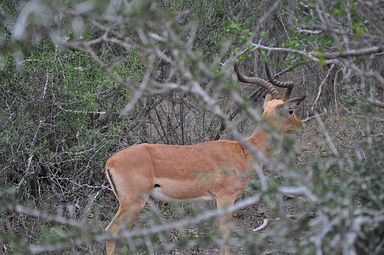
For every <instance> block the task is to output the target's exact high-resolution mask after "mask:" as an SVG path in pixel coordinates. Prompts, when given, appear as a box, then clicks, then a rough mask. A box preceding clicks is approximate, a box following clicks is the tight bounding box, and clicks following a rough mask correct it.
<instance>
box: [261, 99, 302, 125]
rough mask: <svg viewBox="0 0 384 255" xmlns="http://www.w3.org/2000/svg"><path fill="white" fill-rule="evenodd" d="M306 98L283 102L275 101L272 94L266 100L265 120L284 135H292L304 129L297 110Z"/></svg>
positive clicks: (280, 100)
mask: <svg viewBox="0 0 384 255" xmlns="http://www.w3.org/2000/svg"><path fill="white" fill-rule="evenodd" d="M304 98H305V96H302V97H294V98H291V99H288V100H287V101H283V100H282V99H273V98H272V96H271V95H270V94H267V96H266V97H265V100H264V112H263V119H265V120H267V121H268V122H269V123H271V125H272V126H274V127H276V128H278V129H279V130H281V131H282V132H284V133H291V132H294V131H295V130H297V129H298V128H302V127H303V123H302V122H301V119H300V118H299V117H297V115H296V109H297V106H298V105H299V104H300V103H301V102H302V101H303V100H304Z"/></svg>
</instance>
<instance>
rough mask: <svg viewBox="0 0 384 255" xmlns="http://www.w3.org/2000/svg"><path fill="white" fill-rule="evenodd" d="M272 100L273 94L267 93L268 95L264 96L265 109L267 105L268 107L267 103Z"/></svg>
mask: <svg viewBox="0 0 384 255" xmlns="http://www.w3.org/2000/svg"><path fill="white" fill-rule="evenodd" d="M271 100H272V96H271V94H267V95H266V96H265V98H264V105H263V107H264V109H265V107H266V104H267V103H268V102H269V101H271Z"/></svg>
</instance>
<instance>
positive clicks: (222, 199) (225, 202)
mask: <svg viewBox="0 0 384 255" xmlns="http://www.w3.org/2000/svg"><path fill="white" fill-rule="evenodd" d="M235 199H236V197H233V196H218V195H217V196H216V205H217V209H223V208H225V207H228V206H231V205H233V203H234V202H235ZM231 220H232V214H231V213H226V214H224V215H223V216H221V217H219V219H218V224H219V229H220V231H221V233H222V235H223V241H224V244H223V245H222V246H221V248H220V255H229V254H230V252H229V246H228V245H226V242H227V241H228V239H229V237H230V236H231V229H230V227H229V225H228V223H230V222H231Z"/></svg>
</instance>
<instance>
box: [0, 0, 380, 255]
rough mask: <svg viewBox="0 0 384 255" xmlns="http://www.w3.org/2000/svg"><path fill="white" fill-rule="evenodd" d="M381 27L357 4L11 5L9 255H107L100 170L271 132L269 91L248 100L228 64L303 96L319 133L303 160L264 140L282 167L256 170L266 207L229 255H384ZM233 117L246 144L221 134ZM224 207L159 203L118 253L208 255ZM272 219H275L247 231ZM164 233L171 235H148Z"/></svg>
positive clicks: (2, 107)
mask: <svg viewBox="0 0 384 255" xmlns="http://www.w3.org/2000/svg"><path fill="white" fill-rule="evenodd" d="M383 14H384V6H383V3H382V2H381V1H352V0H350V1H320V0H318V1H316V0H292V1H291V0H290V1H269V0H266V1H231V0H220V1H201V0H199V1H190V0H182V1H172V0H166V1H3V2H2V3H1V8H0V17H1V18H2V21H1V23H0V31H1V36H0V50H1V51H0V89H1V91H2V93H1V94H0V162H1V163H0V171H1V174H2V178H1V180H0V185H1V189H0V211H1V212H2V214H1V217H0V225H1V226H2V228H1V230H0V233H1V234H0V244H1V247H2V248H1V249H3V250H2V253H5V254H21V253H22V254H28V253H31V254H32V253H48V252H51V253H52V254H63V253H67V254H76V253H78V254H88V253H89V254H99V253H100V251H101V250H102V249H103V243H104V241H105V240H106V238H107V237H106V236H105V234H104V233H103V232H102V229H103V228H104V227H105V226H106V225H107V222H109V220H110V219H111V218H112V217H113V213H114V212H115V211H116V202H115V199H114V198H113V194H112V192H110V191H109V190H108V189H109V186H108V184H107V182H106V180H105V178H104V175H103V167H104V162H105V161H106V159H107V158H108V157H109V156H110V155H111V154H112V153H113V152H115V151H117V150H119V149H121V148H124V147H126V146H129V145H131V144H134V143H142V142H150V143H168V144H194V143H198V142H204V141H209V140H213V139H214V138H215V137H217V136H218V135H221V136H222V137H224V138H227V137H229V138H233V139H240V138H242V137H239V136H238V133H237V131H240V132H241V133H242V134H250V133H251V132H253V131H254V130H255V126H257V127H260V126H262V127H265V126H266V124H265V123H261V122H260V107H261V101H262V100H261V96H262V95H264V94H265V92H262V91H258V92H256V91H255V89H254V87H252V86H243V85H240V84H239V83H238V82H237V80H236V79H235V76H234V74H233V73H234V72H233V71H232V70H233V69H232V65H233V63H234V62H236V61H237V62H240V63H241V65H242V69H244V70H245V72H246V73H248V74H249V73H252V75H258V76H261V77H265V76H264V71H263V68H261V67H262V66H263V62H265V61H268V63H269V65H270V67H271V69H272V70H274V71H275V75H280V76H281V77H279V78H281V79H282V80H293V81H294V82H295V91H294V93H297V94H304V92H305V94H306V95H307V99H306V104H305V105H304V106H303V107H302V108H301V115H302V117H303V118H307V119H308V121H307V122H308V123H307V127H306V128H305V130H304V131H302V133H301V134H300V135H299V137H298V138H297V139H296V144H295V142H294V139H292V138H291V137H285V136H281V135H280V134H278V133H274V131H273V130H271V131H270V132H272V133H273V142H274V144H276V148H280V149H281V150H278V153H277V151H276V153H274V155H273V158H272V159H273V162H278V163H280V164H279V167H277V168H276V169H268V171H266V172H265V173H264V175H262V176H260V175H259V174H258V172H257V171H255V176H257V177H258V178H255V180H254V181H253V182H252V184H251V185H250V187H249V189H248V190H247V192H246V194H244V197H243V198H242V200H240V201H238V205H241V203H242V202H244V201H246V199H247V198H249V197H252V196H254V195H255V194H261V195H262V197H263V203H262V204H259V205H251V206H249V207H247V208H241V209H238V210H236V212H235V219H234V227H233V232H234V233H233V235H232V238H231V239H230V240H229V241H228V242H229V244H230V245H231V246H232V249H233V251H234V253H235V254H236V253H240V252H243V253H245V254H253V253H255V251H258V253H263V252H264V253H266V254H267V253H274V254H289V253H290V254H314V253H316V254H382V253H383V252H384V250H383V245H382V244H383V236H384V233H383V229H384V225H383V224H384V213H383V210H384V209H383V205H384V197H383V194H384V190H383V185H382V183H384V180H383V176H384V173H383V171H384V170H383V169H384V167H383V162H384V155H383V151H382V148H383V146H384V141H383V130H384V129H383V118H382V116H383V108H384V103H383V102H384V93H383V91H384V83H383V81H384V78H383V76H382V74H383V73H384V70H383V69H384V66H383V65H382V64H381V63H382V60H383V45H384V44H383V40H384V39H383V38H384V34H383V29H382V27H383V25H384V24H383V20H382V18H381V17H383ZM287 69H289V70H290V72H286V70H287ZM254 93H255V96H254V97H251V95H252V94H254ZM254 99H255V100H254ZM254 101H255V102H254ZM237 108H238V109H240V110H241V111H240V113H239V114H237V115H236V114H234V115H233V116H234V117H232V118H229V116H230V115H231V114H232V113H234V112H236V109H237ZM227 115H228V116H227ZM223 118H224V119H225V118H226V119H227V120H228V119H231V120H232V122H231V123H233V125H234V127H235V128H230V126H228V127H227V130H225V132H223V133H222V130H221V127H220V124H221V121H222V119H223ZM295 148H297V150H298V151H296V149H295ZM255 170H257V169H255ZM262 177H264V178H265V179H263V178H262ZM287 196H288V197H291V196H293V197H294V198H293V199H287ZM213 208H214V205H213V204H204V203H202V204H192V205H190V204H184V203H183V204H181V205H173V204H168V203H163V202H156V201H150V203H149V205H148V206H147V208H146V210H144V212H143V215H142V219H141V220H139V222H138V223H137V225H136V227H135V229H134V230H133V231H132V232H128V233H132V235H133V236H132V238H131V237H130V238H121V240H120V241H121V243H126V242H127V240H128V243H129V248H130V249H131V250H133V251H137V252H148V253H154V251H159V252H164V253H171V252H174V253H177V252H185V253H204V254H206V253H208V254H214V253H215V251H214V249H215V248H217V247H218V246H219V244H220V242H222V240H221V239H220V233H218V231H216V228H214V227H213V221H214V217H213V216H212V217H210V218H209V217H208V216H207V217H208V218H204V217H205V216H206V215H209V213H210V212H211V210H213ZM198 217H202V218H203V219H204V220H200V221H199V220H196V219H198ZM264 218H269V219H274V220H272V223H271V224H270V226H268V227H267V229H266V230H264V231H262V232H252V231H251V229H252V228H255V227H257V226H258V225H260V223H261V222H262V220H263V219H264ZM183 219H187V221H186V223H183V221H182V220H183ZM188 220H190V221H188ZM194 220H196V221H194ZM179 221H181V223H180V222H179ZM175 222H176V223H178V222H179V223H180V224H181V225H182V226H181V227H177V228H173V227H171V226H172V224H173V223H175ZM183 224H184V225H183ZM159 225H161V226H169V229H167V231H164V230H162V231H158V232H156V231H154V232H151V233H149V234H147V235H144V234H140V231H139V230H141V229H152V228H151V227H153V226H159ZM135 231H136V232H135ZM51 244H54V245H51ZM124 252H126V251H124Z"/></svg>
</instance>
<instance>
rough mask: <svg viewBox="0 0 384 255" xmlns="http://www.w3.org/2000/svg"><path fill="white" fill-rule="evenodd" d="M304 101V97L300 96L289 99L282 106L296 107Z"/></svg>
mask: <svg viewBox="0 0 384 255" xmlns="http://www.w3.org/2000/svg"><path fill="white" fill-rule="evenodd" d="M304 99H305V96H301V97H294V98H291V99H289V100H288V101H286V102H284V106H285V107H286V106H288V107H296V106H298V105H299V104H300V103H301V102H303V101H304Z"/></svg>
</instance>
